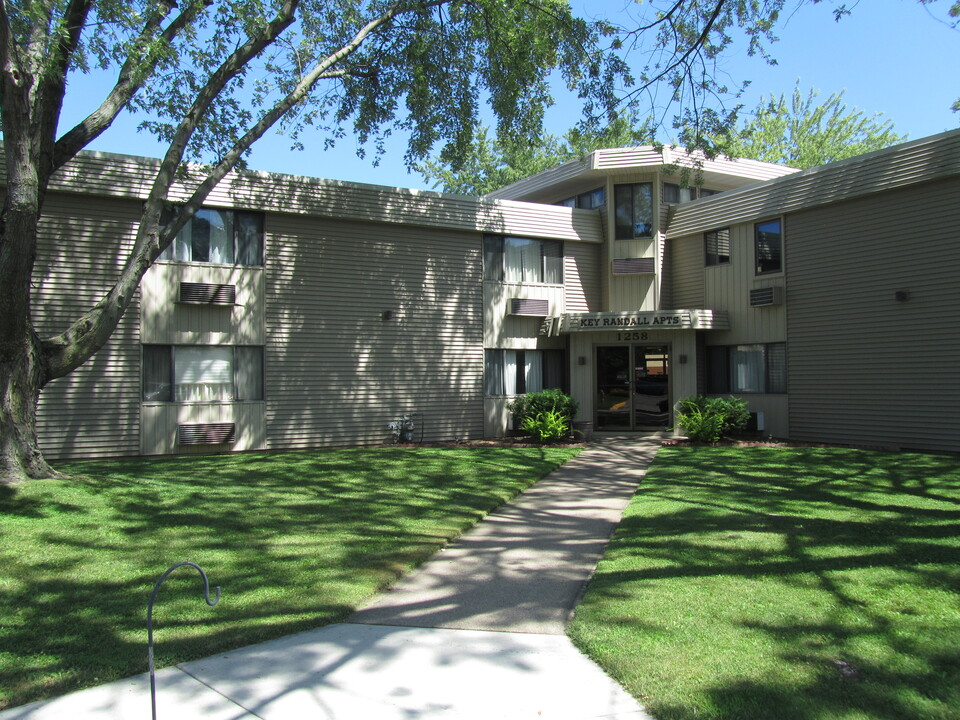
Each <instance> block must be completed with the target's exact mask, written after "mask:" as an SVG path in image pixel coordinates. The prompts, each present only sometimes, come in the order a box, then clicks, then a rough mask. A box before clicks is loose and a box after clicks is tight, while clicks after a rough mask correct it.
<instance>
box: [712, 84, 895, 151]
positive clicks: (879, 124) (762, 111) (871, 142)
mask: <svg viewBox="0 0 960 720" xmlns="http://www.w3.org/2000/svg"><path fill="white" fill-rule="evenodd" d="M819 94H820V93H819V91H817V90H810V91H809V92H807V94H806V95H804V94H803V93H801V92H800V88H799V87H796V88H794V91H793V95H792V96H791V98H790V100H789V101H788V100H787V98H786V96H785V95H780V96H774V95H771V96H770V97H769V98H767V99H765V100H763V101H761V103H760V104H759V105H758V106H757V108H756V109H755V110H754V111H753V112H752V113H750V114H749V115H748V116H747V117H746V118H745V119H744V122H743V123H742V125H741V126H740V127H738V128H737V129H736V130H734V131H733V132H732V133H730V134H729V135H728V136H727V137H728V139H727V140H726V141H725V143H724V142H723V141H721V144H723V146H724V152H726V153H728V154H730V155H731V156H733V157H743V158H750V159H752V160H763V161H765V162H772V163H780V164H783V165H790V166H791V167H796V168H809V167H814V166H816V165H823V164H824V163H828V162H833V161H834V160H843V159H845V158H849V157H854V156H855V155H862V154H863V153H867V152H871V151H873V150H880V149H882V148H885V147H889V146H890V145H894V144H896V143H898V142H901V141H902V140H905V139H906V138H905V136H903V135H899V134H898V133H897V132H896V131H895V130H894V127H893V122H892V121H891V120H888V119H884V118H883V116H882V114H881V113H875V114H873V115H868V114H867V113H865V112H864V111H863V110H860V109H858V108H848V107H847V105H846V104H845V103H844V102H843V95H844V91H840V92H838V93H833V94H832V95H830V96H829V97H828V98H827V99H826V100H825V101H823V102H822V103H819V104H818V103H817V102H816V100H817V98H818V97H819Z"/></svg>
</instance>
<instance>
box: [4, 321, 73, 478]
mask: <svg viewBox="0 0 960 720" xmlns="http://www.w3.org/2000/svg"><path fill="white" fill-rule="evenodd" d="M5 344H6V343H5ZM11 344H12V343H11ZM18 345H19V352H17V353H16V354H15V355H14V356H13V357H7V358H3V359H0V405H2V407H0V410H2V414H0V484H4V485H8V484H11V483H16V482H19V481H21V480H25V479H27V478H41V477H59V474H58V473H57V472H56V471H55V470H53V468H51V467H50V466H49V465H48V464H47V461H46V460H45V459H44V457H43V453H42V452H41V451H40V446H39V444H38V443H37V401H38V400H39V398H40V388H41V374H42V373H41V371H40V368H41V365H42V362H41V359H40V352H41V351H40V343H39V340H38V338H37V337H36V335H35V334H34V333H33V332H30V333H28V335H27V336H26V337H24V338H22V339H21V340H20V342H19V343H18Z"/></svg>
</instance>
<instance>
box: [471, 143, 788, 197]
mask: <svg viewBox="0 0 960 720" xmlns="http://www.w3.org/2000/svg"><path fill="white" fill-rule="evenodd" d="M698 166H699V169H700V170H701V171H702V173H703V178H704V184H707V185H710V184H719V186H720V187H721V188H723V187H730V183H731V181H732V182H733V186H737V185H742V184H743V182H744V181H746V182H750V181H756V180H769V179H771V178H777V177H781V176H783V175H787V174H791V173H795V172H798V171H797V169H796V168H791V167H787V166H785V165H776V164H774V163H767V162H760V161H758V160H744V159H732V158H715V159H713V160H710V159H707V158H706V157H704V156H702V155H700V156H698V155H696V154H695V155H691V154H689V153H687V152H686V151H685V150H683V149H679V148H673V147H669V146H664V147H663V148H661V149H657V148H656V147H654V146H652V145H642V146H639V147H627V148H609V149H604V150H594V151H593V152H591V153H589V154H588V155H585V156H584V157H583V158H582V159H580V160H571V161H570V162H566V163H563V164H562V165H558V166H557V167H555V168H551V169H549V170H544V171H543V172H541V173H537V174H536V175H531V176H530V177H528V178H524V179H523V180H519V181H517V182H515V183H513V184H511V185H507V186H506V187H504V188H500V189H499V190H494V191H493V192H491V193H488V194H487V195H485V196H484V197H488V198H501V199H512V200H528V201H533V202H537V201H544V200H545V198H546V197H547V196H548V195H556V194H557V193H561V194H562V192H563V191H562V188H563V187H564V186H567V185H571V186H572V185H574V184H577V185H583V184H584V183H587V184H589V181H590V180H591V179H595V180H596V181H597V182H601V181H602V179H603V178H606V177H607V176H608V175H611V174H614V173H617V172H626V171H631V170H639V171H643V170H650V171H658V170H664V171H667V170H669V169H670V168H671V167H676V168H681V169H682V168H690V169H694V168H697V167H698Z"/></svg>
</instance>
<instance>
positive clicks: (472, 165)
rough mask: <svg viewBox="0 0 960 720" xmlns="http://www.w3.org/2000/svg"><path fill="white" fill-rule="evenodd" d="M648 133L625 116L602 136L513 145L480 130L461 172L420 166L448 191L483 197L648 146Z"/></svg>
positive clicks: (578, 130) (442, 165) (581, 133)
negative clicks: (595, 153) (573, 163)
mask: <svg viewBox="0 0 960 720" xmlns="http://www.w3.org/2000/svg"><path fill="white" fill-rule="evenodd" d="M645 133H646V131H645V130H644V129H643V128H642V127H639V126H636V125H635V124H634V123H632V122H631V121H630V120H628V119H626V118H622V117H618V118H616V119H615V120H614V121H613V122H611V123H610V124H609V125H607V126H606V127H605V128H602V129H601V130H599V131H596V132H591V131H589V130H584V129H583V128H582V127H573V128H571V129H570V130H568V131H567V132H566V133H565V134H564V135H563V137H558V136H556V135H549V134H548V135H544V136H543V137H542V138H541V139H539V140H537V141H536V142H533V143H530V142H519V143H518V142H512V141H509V140H508V141H504V140H499V139H496V138H491V137H490V134H489V132H488V130H487V129H486V128H481V129H480V131H479V132H478V134H477V136H476V139H475V141H474V143H473V146H472V148H471V151H470V153H469V156H468V158H467V160H466V161H465V162H463V163H462V164H461V165H460V166H459V167H458V168H457V169H454V166H453V164H452V163H447V162H444V160H443V158H442V157H435V158H431V159H430V160H426V161H424V162H422V163H420V164H418V165H417V166H416V169H417V170H418V171H419V172H420V173H421V174H423V176H424V177H425V178H427V179H428V180H432V181H433V182H435V184H436V186H438V187H440V188H441V189H442V190H443V191H444V192H450V193H460V194H465V195H484V194H486V193H488V192H492V191H493V190H497V189H499V188H502V187H505V186H507V185H509V184H510V183H513V182H516V181H518V180H522V179H523V178H525V177H529V176H530V175H535V174H536V173H539V172H543V171H544V170H548V169H550V168H552V167H555V166H556V165H560V164H561V163H565V162H567V161H569V160H576V159H578V158H580V157H583V155H585V154H586V153H588V152H590V151H592V150H596V149H597V148H604V147H626V146H632V145H641V144H643V143H645V142H649V140H650V138H649V137H648V136H647V135H646V134H645Z"/></svg>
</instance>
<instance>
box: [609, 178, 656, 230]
mask: <svg viewBox="0 0 960 720" xmlns="http://www.w3.org/2000/svg"><path fill="white" fill-rule="evenodd" d="M613 193H614V216H615V218H616V220H615V222H616V228H615V230H616V232H615V236H616V238H617V240H630V239H632V238H643V237H651V236H652V235H653V183H648V182H647V183H633V184H631V185H615V186H614V190H613Z"/></svg>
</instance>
